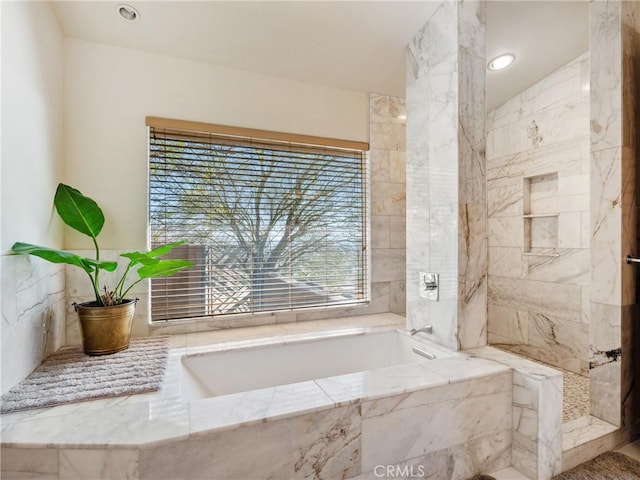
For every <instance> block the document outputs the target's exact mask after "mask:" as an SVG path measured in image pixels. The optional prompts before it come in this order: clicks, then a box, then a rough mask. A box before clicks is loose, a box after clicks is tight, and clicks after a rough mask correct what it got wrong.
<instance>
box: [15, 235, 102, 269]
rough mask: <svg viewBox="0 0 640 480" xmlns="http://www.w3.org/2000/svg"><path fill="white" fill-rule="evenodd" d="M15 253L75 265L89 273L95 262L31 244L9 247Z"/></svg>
mask: <svg viewBox="0 0 640 480" xmlns="http://www.w3.org/2000/svg"><path fill="white" fill-rule="evenodd" d="M11 250H13V251H14V252H15V253H20V254H28V255H34V256H36V257H40V258H42V259H44V260H47V261H49V262H51V263H66V264H67V265H75V266H76V267H80V268H82V269H83V270H84V271H86V272H88V273H91V272H93V271H94V269H95V263H96V262H95V261H94V260H90V259H88V258H82V257H81V256H79V255H76V254H74V253H69V252H64V251H62V250H55V249H53V248H48V247H41V246H39V245H33V244H31V243H22V242H16V243H14V244H13V246H12V247H11Z"/></svg>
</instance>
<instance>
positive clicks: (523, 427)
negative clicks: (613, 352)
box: [465, 346, 563, 480]
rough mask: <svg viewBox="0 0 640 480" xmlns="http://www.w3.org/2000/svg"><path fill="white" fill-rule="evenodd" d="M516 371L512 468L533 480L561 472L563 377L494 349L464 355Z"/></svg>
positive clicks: (486, 348) (487, 348) (541, 366)
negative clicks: (496, 363)
mask: <svg viewBox="0 0 640 480" xmlns="http://www.w3.org/2000/svg"><path fill="white" fill-rule="evenodd" d="M465 353H467V354H468V355H471V356H476V357H479V358H484V359H491V360H494V361H497V362H500V363H501V364H503V365H507V366H509V367H510V368H512V369H513V379H512V381H513V405H512V414H513V424H512V429H513V430H512V443H511V464H512V465H513V466H514V467H515V468H516V469H518V470H519V471H521V472H522V473H524V474H526V475H527V477H529V478H531V479H539V480H546V479H548V478H551V477H552V476H553V475H556V474H558V473H560V472H561V471H562V441H563V435H562V393H563V385H562V373H561V372H559V371H557V370H555V369H553V368H549V367H547V366H545V365H541V364H540V363H537V362H533V361H531V360H527V359H526V358H523V357H520V356H517V355H513V354H511V353H508V352H504V351H502V350H498V349H496V348H493V347H489V346H486V347H479V348H474V349H471V350H467V351H465Z"/></svg>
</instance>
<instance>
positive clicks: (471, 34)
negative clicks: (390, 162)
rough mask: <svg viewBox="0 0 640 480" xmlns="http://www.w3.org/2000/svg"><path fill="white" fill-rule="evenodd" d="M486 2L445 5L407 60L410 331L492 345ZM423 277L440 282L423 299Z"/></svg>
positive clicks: (460, 344)
mask: <svg viewBox="0 0 640 480" xmlns="http://www.w3.org/2000/svg"><path fill="white" fill-rule="evenodd" d="M484 47H485V10H484V3H483V2H478V1H469V2H466V1H465V2H443V3H442V4H441V5H440V7H439V8H438V9H437V10H436V12H435V13H434V14H433V16H432V17H431V18H430V19H429V21H428V22H427V23H426V25H425V26H424V27H423V28H422V29H421V30H420V32H419V33H418V34H417V35H416V36H415V37H414V38H413V39H412V41H411V42H410V43H409V45H408V47H407V50H406V58H407V62H406V63H407V75H406V77H407V90H406V92H407V324H408V325H409V326H410V327H415V328H419V327H421V326H423V325H425V324H432V325H433V327H434V338H435V339H437V341H438V342H440V343H442V344H444V345H446V346H447V347H449V348H452V349H464V348H471V347H476V346H479V345H484V344H486V295H487V282H486V280H487V264H486V260H487V256H486V248H487V243H486V198H485V197H486V185H485V158H484V151H485V95H484V91H485V89H484V79H485V59H484V55H485V53H484V51H485V48H484ZM419 272H434V273H438V274H439V275H440V299H439V301H437V302H434V301H429V300H427V299H425V298H422V297H421V296H420V293H419Z"/></svg>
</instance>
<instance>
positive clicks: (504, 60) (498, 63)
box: [487, 53, 516, 71]
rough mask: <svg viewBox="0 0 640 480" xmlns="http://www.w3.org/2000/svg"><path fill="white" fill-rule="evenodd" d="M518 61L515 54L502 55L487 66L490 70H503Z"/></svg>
mask: <svg viewBox="0 0 640 480" xmlns="http://www.w3.org/2000/svg"><path fill="white" fill-rule="evenodd" d="M515 59H516V56H515V55H514V54H513V53H505V54H502V55H498V56H497V57H496V58H494V59H493V60H491V61H490V62H489V64H488V65H487V68H488V69H489V70H493V71H495V70H502V69H503V68H507V67H508V66H509V65H511V64H512V63H513V62H514V61H515Z"/></svg>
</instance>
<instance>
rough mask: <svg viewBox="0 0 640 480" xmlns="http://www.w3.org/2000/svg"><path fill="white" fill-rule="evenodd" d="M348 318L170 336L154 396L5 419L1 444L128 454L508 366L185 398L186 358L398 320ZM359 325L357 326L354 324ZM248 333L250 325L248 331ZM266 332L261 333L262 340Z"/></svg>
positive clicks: (414, 371)
mask: <svg viewBox="0 0 640 480" xmlns="http://www.w3.org/2000/svg"><path fill="white" fill-rule="evenodd" d="M367 317H369V318H366V317H361V318H358V319H357V320H358V321H359V322H360V323H359V324H354V323H353V322H354V320H353V319H346V318H345V319H340V320H336V321H329V322H327V321H322V322H318V323H321V324H322V325H316V327H320V328H316V329H315V330H314V328H313V327H314V325H313V323H315V322H305V324H295V325H291V326H289V327H285V326H284V325H274V326H273V329H272V330H270V332H271V335H270V336H269V335H266V333H267V330H266V329H261V330H260V332H259V333H260V334H261V335H262V336H259V335H258V332H226V331H223V332H219V333H220V334H221V335H219V336H218V337H216V336H215V335H213V334H214V333H218V332H207V333H200V334H185V335H180V336H178V338H172V345H171V349H170V353H169V362H168V365H167V373H166V377H165V382H164V384H163V387H162V388H161V389H160V390H159V391H157V392H153V393H148V394H142V395H134V396H128V397H118V398H109V399H101V400H95V401H90V402H84V403H77V404H69V405H61V406H58V407H52V408H47V409H39V410H28V411H24V412H15V413H11V414H5V415H2V416H1V417H0V421H1V423H2V427H1V428H2V430H1V435H2V447H3V448H7V447H15V448H47V447H48V448H52V447H55V448H102V449H132V448H139V447H141V446H144V447H145V448H149V447H152V446H157V445H162V444H167V443H172V442H176V441H180V440H184V439H188V438H191V437H195V436H201V435H205V434H208V433H211V432H213V431H219V430H226V429H231V428H237V427H240V426H246V425H251V424H256V423H263V422H265V421H275V420H279V419H282V418H286V417H290V416H296V415H300V414H303V413H310V412H317V411H321V410H328V409H332V408H336V407H339V406H342V405H347V404H355V403H360V402H363V401H368V400H375V399H378V398H383V397H386V396H390V395H397V394H403V393H409V392H413V391H418V390H425V389H430V388H436V387H442V386H445V385H447V384H454V383H458V382H462V381H466V380H469V379H471V378H482V377H484V376H492V375H497V374H503V373H505V372H509V371H511V369H510V368H508V367H506V366H504V365H501V364H499V363H496V362H494V361H492V360H486V359H480V358H471V357H469V356H467V355H464V354H460V355H457V356H455V357H452V358H443V359H439V360H434V361H426V362H421V363H414V364H407V365H399V366H395V367H387V368H382V369H377V370H369V371H366V372H356V373H351V374H346V375H339V376H336V377H329V378H326V379H317V380H312V381H305V382H300V383H295V384H290V385H282V386H276V387H269V388H264V389H259V390H252V391H248V392H241V393H236V394H231V395H224V396H220V397H212V398H206V399H202V400H192V401H188V400H186V399H184V398H183V396H182V390H181V369H182V365H181V360H182V357H183V356H184V355H187V354H190V353H203V352H206V351H220V350H226V349H229V348H248V347H251V346H260V345H264V344H270V343H276V344H284V343H287V342H289V341H294V340H297V341H306V340H314V339H317V338H320V337H327V336H333V335H360V334H364V333H366V332H368V331H379V330H384V329H386V330H393V329H396V328H397V327H398V326H399V324H398V322H399V321H404V319H403V318H402V317H399V316H397V315H392V314H389V315H387V314H385V315H370V316H367ZM356 325H359V326H356ZM247 330H255V328H252V329H247ZM264 335H266V336H264Z"/></svg>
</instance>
